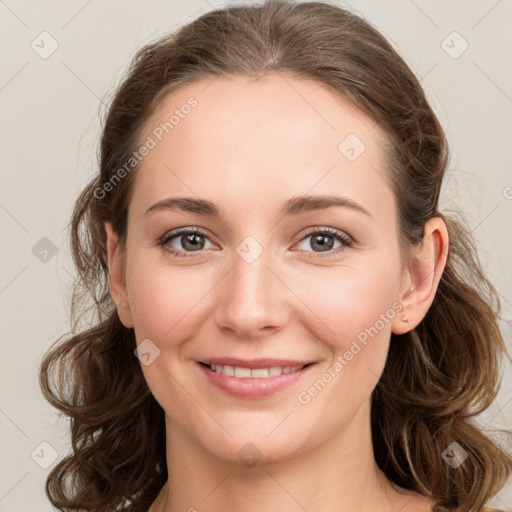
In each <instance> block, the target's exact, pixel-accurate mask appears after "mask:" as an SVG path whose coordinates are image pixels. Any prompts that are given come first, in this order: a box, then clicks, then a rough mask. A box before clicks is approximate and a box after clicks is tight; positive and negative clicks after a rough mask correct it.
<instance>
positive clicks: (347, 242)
mask: <svg viewBox="0 0 512 512" xmlns="http://www.w3.org/2000/svg"><path fill="white" fill-rule="evenodd" d="M184 234H187V235H201V236H204V237H206V238H208V236H207V235H206V233H203V231H201V230H200V229H198V228H193V229H192V228H180V229H177V230H175V231H171V232H170V233H166V234H165V235H164V236H163V237H162V238H160V240H159V241H158V246H161V247H163V248H164V249H165V250H166V251H167V252H169V253H171V254H172V255H174V256H176V257H178V258H189V257H191V256H196V255H197V254H201V253H202V252H203V250H206V249H203V250H201V251H189V252H186V251H177V250H176V249H174V248H169V246H167V244H169V242H170V241H171V240H172V239H174V238H177V237H179V236H180V235H184ZM316 234H328V235H330V236H332V237H333V238H334V239H335V240H338V241H339V242H341V244H342V245H341V247H338V248H336V249H332V250H329V251H325V254H322V253H321V252H319V253H314V251H305V252H313V253H314V254H316V256H314V257H315V258H324V257H326V256H332V255H333V254H337V253H338V252H340V251H343V250H345V249H346V248H350V247H352V246H353V243H354V242H353V240H352V239H351V238H349V237H348V236H347V235H345V234H344V233H342V232H341V231H338V230H337V229H333V228H318V227H317V228H313V229H311V230H310V231H308V232H307V233H305V234H304V236H303V237H302V238H301V239H300V240H299V241H298V242H297V243H299V242H302V241H303V240H304V239H306V238H308V237H310V236H312V235H316Z"/></svg>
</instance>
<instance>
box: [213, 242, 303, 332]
mask: <svg viewBox="0 0 512 512" xmlns="http://www.w3.org/2000/svg"><path fill="white" fill-rule="evenodd" d="M270 260H271V258H270V257H268V255H267V251H264V252H263V253H262V254H261V255H260V256H259V257H258V258H257V259H256V260H255V261H252V262H248V261H246V260H244V259H243V258H242V257H240V256H239V255H238V254H236V253H235V254H234V257H233V267H232V268H231V271H230V272H228V274H227V275H226V277H225V278H224V279H223V282H222V283H219V284H220V287H219V288H220V289H221V292H220V294H221V295H220V297H219V301H218V307H217V309H216V314H215V318H216V323H217V326H218V327H219V329H221V330H222V331H225V332H231V333H232V334H233V335H234V336H235V335H236V337H238V338H240V339H249V340H252V339H258V338H262V337H264V336H268V334H270V333H273V332H277V331H278V330H280V329H281V328H282V327H283V326H284V325H286V323H287V322H288V321H289V316H290V311H291V303H290V296H292V297H293V294H292V293H291V291H290V290H289V289H288V288H287V286H286V285H285V283H284V282H283V281H282V280H281V279H280V278H279V272H277V271H276V270H275V269H273V268H272V267H276V265H273V264H272V262H271V261H270Z"/></svg>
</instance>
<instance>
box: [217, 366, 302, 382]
mask: <svg viewBox="0 0 512 512" xmlns="http://www.w3.org/2000/svg"><path fill="white" fill-rule="evenodd" d="M302 368H304V366H285V367H281V366H271V367H269V368H254V369H252V370H251V368H244V367H240V366H230V365H228V364H226V365H221V364H211V365H210V369H211V370H213V371H214V372H217V373H223V374H224V375H229V376H230V377H239V378H240V379H248V378H263V379H266V378H268V377H278V376H279V375H283V374H285V375H286V374H288V373H294V372H296V371H298V370H301V369H302Z"/></svg>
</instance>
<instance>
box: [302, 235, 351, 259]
mask: <svg viewBox="0 0 512 512" xmlns="http://www.w3.org/2000/svg"><path fill="white" fill-rule="evenodd" d="M308 238H309V239H310V241H309V243H308V242H306V241H307V239H308ZM336 242H338V243H339V244H340V245H339V246H338V247H336V248H335V247H334V246H335V243H336ZM304 243H305V245H306V247H304V246H303V247H302V248H301V249H302V250H305V251H307V252H308V249H313V252H320V253H322V252H323V253H327V254H325V255H324V254H319V255H318V256H319V257H323V256H331V255H332V254H337V253H338V252H340V251H343V250H344V249H345V248H346V247H352V245H353V241H352V239H351V238H350V237H348V236H347V235H345V234H344V233H342V232H341V231H338V230H337V229H333V228H314V229H313V230H311V231H309V232H308V234H307V235H306V236H305V237H303V238H302V239H301V240H300V242H299V244H304ZM333 249H334V250H333Z"/></svg>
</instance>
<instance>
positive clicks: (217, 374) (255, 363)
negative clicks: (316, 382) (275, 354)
mask: <svg viewBox="0 0 512 512" xmlns="http://www.w3.org/2000/svg"><path fill="white" fill-rule="evenodd" d="M197 363H198V367H199V369H200V370H201V372H202V373H203V375H205V376H206V378H207V379H208V380H209V382H210V383H211V384H213V385H214V386H215V387H216V388H217V389H219V390H221V391H223V392H225V393H227V394H229V395H231V396H236V397H238V398H246V399H259V398H265V397H267V396H270V395H273V394H275V393H278V392H281V391H284V390H285V389H289V388H291V387H292V386H294V385H295V384H297V383H298V382H299V380H301V379H302V378H303V377H304V376H305V375H306V374H308V373H309V372H310V371H311V369H312V367H314V366H315V365H316V362H307V361H290V360H282V359H280V360H277V359H259V360H252V361H248V360H240V359H234V358H222V359H220V358H217V359H209V360H205V361H198V362H197Z"/></svg>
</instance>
